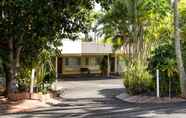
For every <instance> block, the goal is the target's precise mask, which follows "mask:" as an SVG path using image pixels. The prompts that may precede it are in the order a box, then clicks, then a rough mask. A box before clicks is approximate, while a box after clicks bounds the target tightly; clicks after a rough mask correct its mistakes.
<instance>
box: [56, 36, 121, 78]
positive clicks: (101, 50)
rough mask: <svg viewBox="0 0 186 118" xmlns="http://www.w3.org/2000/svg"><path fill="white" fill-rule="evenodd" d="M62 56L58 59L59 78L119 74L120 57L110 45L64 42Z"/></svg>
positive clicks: (78, 41) (76, 41) (79, 41)
mask: <svg viewBox="0 0 186 118" xmlns="http://www.w3.org/2000/svg"><path fill="white" fill-rule="evenodd" d="M61 50H62V51H61V55H60V56H58V57H57V58H56V65H57V68H56V69H57V71H56V72H57V73H56V75H57V76H58V78H60V77H62V76H68V75H85V74H86V75H87V74H105V75H107V76H110V74H118V73H120V71H121V68H120V67H119V66H118V65H119V60H118V55H117V54H115V53H113V48H112V46H111V45H108V44H101V43H97V42H83V41H81V40H75V41H72V40H67V39H65V40H63V46H62V47H61Z"/></svg>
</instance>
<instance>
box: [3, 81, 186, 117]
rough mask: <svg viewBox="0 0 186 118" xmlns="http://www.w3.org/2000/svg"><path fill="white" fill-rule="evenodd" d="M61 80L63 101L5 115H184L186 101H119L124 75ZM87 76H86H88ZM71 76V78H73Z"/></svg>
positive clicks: (5, 115)
mask: <svg viewBox="0 0 186 118" xmlns="http://www.w3.org/2000/svg"><path fill="white" fill-rule="evenodd" d="M74 79H75V80H73V81H60V82H59V83H58V88H61V89H63V92H62V93H61V95H62V96H63V100H62V103H61V104H58V105H55V106H52V107H50V108H38V109H36V110H35V111H33V112H28V113H17V114H2V115H0V117H2V118H14V117H16V118H37V117H39V118H167V117H168V118H185V117H186V103H185V102H183V103H177V104H173V103H172V104H134V103H127V102H123V101H120V100H118V99H116V98H115V96H116V95H118V94H120V93H121V92H123V91H124V88H123V85H122V80H121V79H107V78H100V79H98V80H94V79H89V78H87V80H79V79H78V78H74ZM85 79H86V78H85ZM71 80H72V79H71Z"/></svg>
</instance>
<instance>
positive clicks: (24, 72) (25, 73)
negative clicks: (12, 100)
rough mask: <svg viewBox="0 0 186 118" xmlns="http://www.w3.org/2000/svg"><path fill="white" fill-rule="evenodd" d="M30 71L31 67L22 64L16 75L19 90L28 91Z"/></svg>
mask: <svg viewBox="0 0 186 118" xmlns="http://www.w3.org/2000/svg"><path fill="white" fill-rule="evenodd" d="M31 73H32V72H31V68H28V67H23V66H22V67H21V68H20V70H19V73H18V75H17V77H16V80H17V85H18V90H19V91H21V92H22V91H29V88H30V80H31Z"/></svg>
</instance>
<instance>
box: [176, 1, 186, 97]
mask: <svg viewBox="0 0 186 118" xmlns="http://www.w3.org/2000/svg"><path fill="white" fill-rule="evenodd" d="M173 5H174V6H173V7H174V37H175V50H176V61H177V68H178V71H179V78H180V88H181V95H182V97H186V74H185V70H184V66H183V60H182V52H181V44H180V32H179V11H178V0H174V4H173Z"/></svg>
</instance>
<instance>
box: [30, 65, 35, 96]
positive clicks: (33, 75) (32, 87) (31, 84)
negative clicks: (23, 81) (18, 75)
mask: <svg viewBox="0 0 186 118" xmlns="http://www.w3.org/2000/svg"><path fill="white" fill-rule="evenodd" d="M34 79H35V69H34V68H33V69H32V76H31V83H30V94H32V93H33V91H34Z"/></svg>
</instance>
